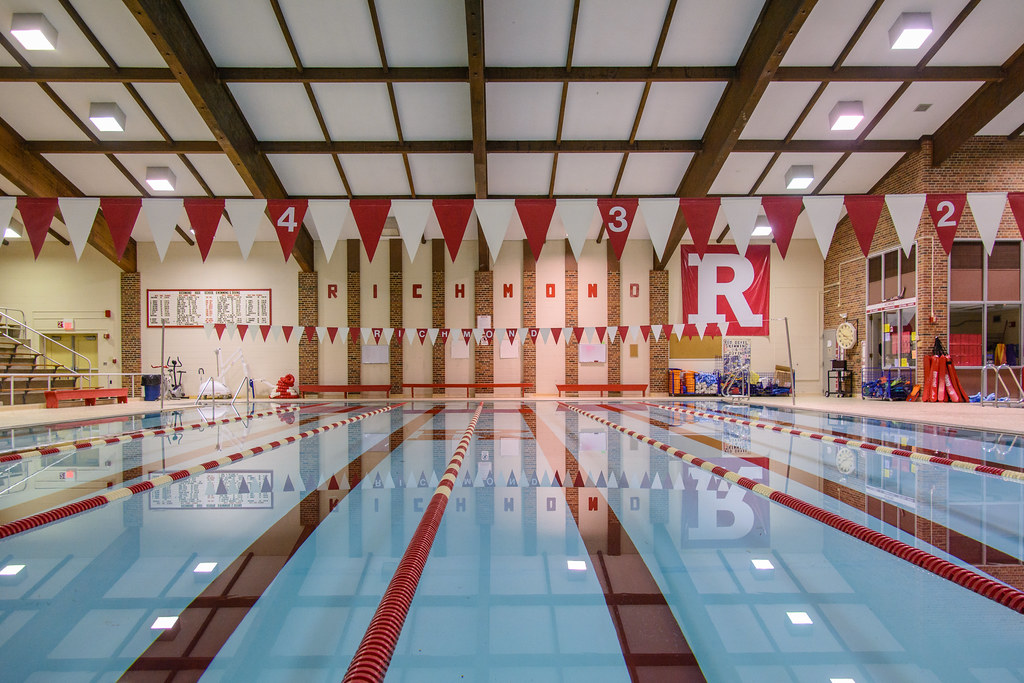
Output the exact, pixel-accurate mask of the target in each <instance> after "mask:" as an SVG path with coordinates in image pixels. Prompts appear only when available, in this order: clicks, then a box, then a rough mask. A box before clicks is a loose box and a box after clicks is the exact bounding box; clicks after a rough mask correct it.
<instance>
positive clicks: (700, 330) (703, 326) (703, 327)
mask: <svg viewBox="0 0 1024 683" xmlns="http://www.w3.org/2000/svg"><path fill="white" fill-rule="evenodd" d="M696 327H697V336H698V337H700V338H701V339H702V340H703V339H704V333H705V332H707V331H708V323H697V325H696Z"/></svg>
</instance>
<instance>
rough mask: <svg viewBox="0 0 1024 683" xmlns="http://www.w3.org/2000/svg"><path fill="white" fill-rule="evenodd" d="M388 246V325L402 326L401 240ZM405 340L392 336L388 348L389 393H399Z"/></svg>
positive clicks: (402, 377) (393, 326) (389, 243)
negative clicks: (389, 296)
mask: <svg viewBox="0 0 1024 683" xmlns="http://www.w3.org/2000/svg"><path fill="white" fill-rule="evenodd" d="M388 247H389V251H390V256H391V272H390V274H389V283H390V293H391V311H390V318H389V323H388V324H389V326H390V327H392V328H399V327H403V323H402V303H403V293H402V240H390V241H389V242H388ZM404 351H405V342H404V341H398V340H397V339H395V338H394V337H392V339H391V344H390V346H389V348H388V363H389V371H390V376H391V393H393V394H398V395H401V393H402V382H403V381H405V380H404V372H403V371H404V368H405V364H404V362H403V354H404Z"/></svg>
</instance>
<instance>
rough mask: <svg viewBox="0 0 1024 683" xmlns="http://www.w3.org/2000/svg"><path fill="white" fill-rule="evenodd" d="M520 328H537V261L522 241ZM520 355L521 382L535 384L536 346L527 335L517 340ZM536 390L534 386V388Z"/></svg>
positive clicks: (527, 244) (527, 245) (526, 244)
mask: <svg viewBox="0 0 1024 683" xmlns="http://www.w3.org/2000/svg"><path fill="white" fill-rule="evenodd" d="M522 320H523V322H522V326H523V327H526V328H530V327H536V326H537V261H536V259H534V258H533V252H532V251H530V247H529V243H528V242H526V241H525V240H524V241H523V317H522ZM519 342H520V350H521V355H522V363H523V366H522V374H521V375H520V376H521V377H522V380H521V381H523V382H533V383H534V385H536V382H537V346H536V345H535V344H534V343H533V342H531V341H530V337H529V335H526V336H525V337H524V338H523V339H520V340H519ZM534 388H536V386H535V387H534Z"/></svg>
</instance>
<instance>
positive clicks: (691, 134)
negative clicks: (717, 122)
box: [627, 82, 725, 140]
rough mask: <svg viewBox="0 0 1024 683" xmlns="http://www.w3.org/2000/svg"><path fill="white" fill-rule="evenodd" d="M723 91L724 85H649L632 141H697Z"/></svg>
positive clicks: (722, 83)
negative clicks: (635, 139) (642, 112)
mask: <svg viewBox="0 0 1024 683" xmlns="http://www.w3.org/2000/svg"><path fill="white" fill-rule="evenodd" d="M724 90H725V83H724V82H721V83H655V84H653V85H652V86H651V92H650V93H648V95H647V104H645V105H644V115H643V117H642V118H641V119H640V127H639V128H638V129H637V131H636V137H637V138H638V139H640V140H700V139H701V138H703V137H704V131H705V129H706V128H707V127H708V121H710V120H711V115H712V114H714V113H715V108H716V107H717V106H718V100H719V99H720V98H721V96H722V91H724ZM627 137H628V133H627Z"/></svg>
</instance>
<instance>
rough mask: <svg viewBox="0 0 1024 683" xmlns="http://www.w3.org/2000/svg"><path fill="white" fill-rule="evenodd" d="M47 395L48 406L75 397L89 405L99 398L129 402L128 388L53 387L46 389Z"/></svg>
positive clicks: (94, 403)
mask: <svg viewBox="0 0 1024 683" xmlns="http://www.w3.org/2000/svg"><path fill="white" fill-rule="evenodd" d="M45 395H46V407H47V408H56V407H57V406H58V405H59V404H60V402H61V401H70V400H74V399H81V400H83V401H85V405H87V406H94V405H96V399H98V398H116V399H117V402H118V403H127V402H128V390H127V389H115V388H113V387H110V388H107V389H52V390H48V391H46V392H45Z"/></svg>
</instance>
